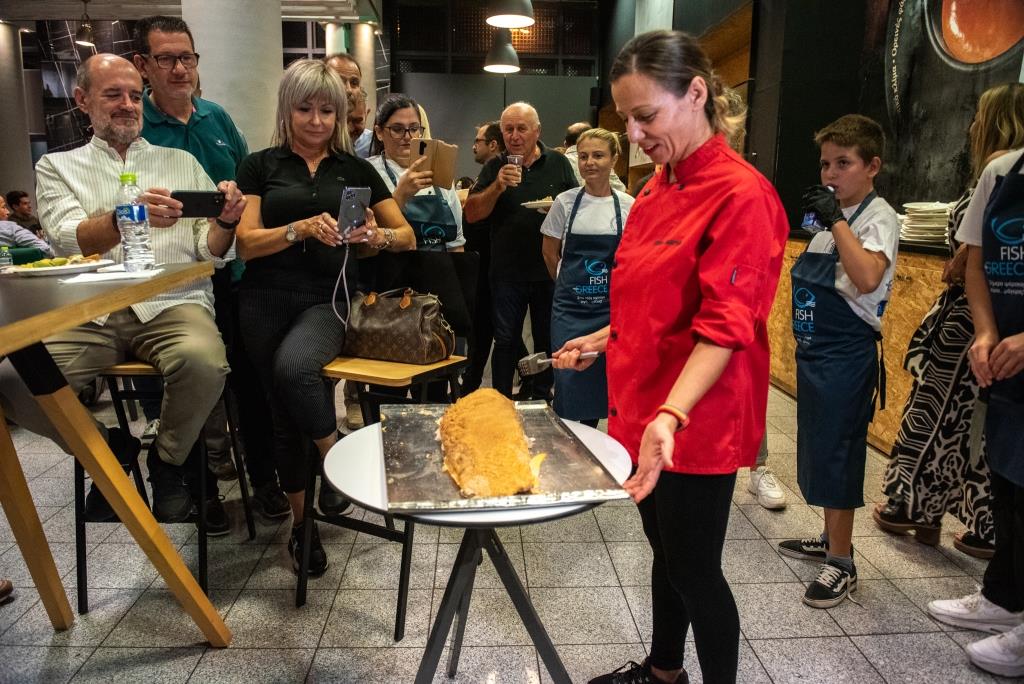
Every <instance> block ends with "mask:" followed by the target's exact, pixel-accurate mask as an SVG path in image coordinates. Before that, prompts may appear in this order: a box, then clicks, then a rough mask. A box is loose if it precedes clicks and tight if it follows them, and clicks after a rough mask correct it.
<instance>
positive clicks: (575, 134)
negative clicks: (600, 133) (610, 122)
mask: <svg viewBox="0 0 1024 684" xmlns="http://www.w3.org/2000/svg"><path fill="white" fill-rule="evenodd" d="M591 128H593V126H591V125H590V123H588V122H586V121H577V122H576V123H574V124H569V127H568V128H566V129H565V142H564V144H565V146H566V147H572V146H573V145H575V144H576V141H577V140H579V137H580V133H582V132H583V131H589V130H590V129H591Z"/></svg>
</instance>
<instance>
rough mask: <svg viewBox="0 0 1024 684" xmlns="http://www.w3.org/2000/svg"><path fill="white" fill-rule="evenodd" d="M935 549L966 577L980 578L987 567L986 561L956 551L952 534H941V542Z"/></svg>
mask: <svg viewBox="0 0 1024 684" xmlns="http://www.w3.org/2000/svg"><path fill="white" fill-rule="evenodd" d="M935 548H936V549H938V550H939V553H941V554H942V555H943V556H945V557H946V558H948V559H949V560H951V561H953V563H954V564H955V565H956V566H957V567H959V568H960V569H961V570H963V571H964V572H965V573H967V574H968V575H973V576H975V577H980V576H981V575H984V574H985V568H987V567H988V560H986V559H983V558H975V557H974V556H968V555H967V554H966V553H964V552H963V551H959V550H957V548H956V547H955V546H953V535H952V534H943V535H942V540H941V542H940V543H939V545H938V546H936V547H935Z"/></svg>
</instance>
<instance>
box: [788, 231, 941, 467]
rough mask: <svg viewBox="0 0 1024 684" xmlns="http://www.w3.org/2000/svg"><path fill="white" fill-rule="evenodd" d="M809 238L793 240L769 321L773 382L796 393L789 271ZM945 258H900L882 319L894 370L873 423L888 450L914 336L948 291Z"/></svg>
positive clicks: (906, 389) (874, 438) (872, 432)
mask: <svg viewBox="0 0 1024 684" xmlns="http://www.w3.org/2000/svg"><path fill="white" fill-rule="evenodd" d="M806 246H807V243H806V242H804V241H802V240H790V241H789V242H788V243H787V245H786V256H785V261H784V262H783V266H782V277H781V278H780V279H779V290H778V292H777V293H776V295H775V306H774V307H773V308H772V314H771V318H770V319H769V321H768V333H769V339H771V342H772V367H771V374H772V383H773V384H774V385H775V386H776V387H779V388H780V389H782V390H784V391H786V392H788V393H789V394H791V395H793V396H796V361H795V359H794V353H795V350H796V343H795V342H794V340H793V332H792V328H791V326H790V297H791V295H790V292H791V289H792V287H791V285H790V279H789V271H790V269H791V268H792V267H793V264H794V263H796V260H797V257H799V256H800V254H801V253H802V252H803V251H804V248H805V247H806ZM943 263H944V259H943V258H941V257H938V256H929V255H922V254H900V255H899V258H898V259H897V262H896V278H895V281H896V282H894V283H893V294H892V299H891V300H890V302H889V308H888V309H886V312H885V316H884V318H883V319H882V336H883V337H884V342H883V346H884V349H885V365H886V370H887V371H888V382H887V392H886V409H885V410H884V411H876V412H875V420H874V422H873V423H872V424H871V426H870V427H869V428H868V441H869V442H871V445H872V446H874V447H875V448H876V449H878V450H880V451H882V452H883V453H889V451H890V450H891V449H892V446H893V443H894V442H895V441H896V436H897V434H898V433H899V429H900V418H901V417H902V414H903V405H904V404H905V403H906V401H907V396H909V394H910V386H911V378H910V374H909V373H908V372H907V371H905V370H904V369H903V357H904V355H905V354H906V351H907V345H908V344H909V342H910V337H911V335H913V334H914V331H915V330H917V327H918V326H919V325H920V324H921V319H922V318H924V315H925V314H926V313H928V310H929V309H931V306H932V304H933V303H934V302H935V298H936V297H938V295H939V293H940V292H941V291H942V287H943V286H942V280H941V276H942V265H943Z"/></svg>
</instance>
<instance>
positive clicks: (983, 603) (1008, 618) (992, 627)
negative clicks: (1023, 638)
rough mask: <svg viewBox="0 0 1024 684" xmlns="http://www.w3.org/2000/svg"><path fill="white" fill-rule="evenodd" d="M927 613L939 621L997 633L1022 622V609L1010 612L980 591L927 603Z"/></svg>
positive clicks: (1023, 617)
mask: <svg viewBox="0 0 1024 684" xmlns="http://www.w3.org/2000/svg"><path fill="white" fill-rule="evenodd" d="M928 614H929V615H931V616H932V617H933V618H935V619H936V620H938V621H939V622H944V623H946V624H947V625H953V626H954V627H966V628H967V629H976V630H978V631H981V632H992V633H993V634H999V633H1000V632H1005V631H1007V630H1010V629H1014V628H1015V627H1018V626H1019V625H1021V624H1022V623H1024V611H1022V612H1020V613H1011V612H1010V611H1008V610H1006V609H1005V608H1001V607H999V606H997V605H996V604H994V603H992V602H991V601H989V600H988V599H987V598H985V597H984V596H983V595H982V593H981V592H980V591H978V592H976V593H973V594H971V595H970V596H964V597H963V598H958V599H945V600H941V601H931V602H929V603H928Z"/></svg>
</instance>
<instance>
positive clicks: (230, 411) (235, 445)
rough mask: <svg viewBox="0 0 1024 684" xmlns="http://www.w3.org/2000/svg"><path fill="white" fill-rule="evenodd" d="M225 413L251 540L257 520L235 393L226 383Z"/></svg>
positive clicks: (253, 537) (254, 533)
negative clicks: (254, 516) (250, 496)
mask: <svg viewBox="0 0 1024 684" xmlns="http://www.w3.org/2000/svg"><path fill="white" fill-rule="evenodd" d="M224 413H226V414H227V417H228V435H230V436H231V453H232V455H233V456H234V457H235V471H236V472H237V473H238V489H239V491H240V492H241V494H242V510H243V511H244V512H245V525H246V527H247V528H248V530H249V539H250V541H251V540H253V539H255V538H256V521H255V519H254V518H253V514H252V503H250V501H249V482H248V480H247V479H246V472H245V459H244V458H243V457H242V453H243V447H242V441H241V440H240V439H238V412H237V411H236V410H235V395H234V394H233V393H232V392H231V390H230V389H228V387H227V386H226V385H225V387H224Z"/></svg>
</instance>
